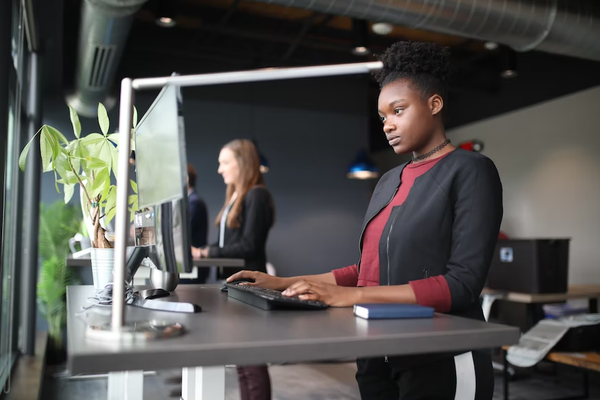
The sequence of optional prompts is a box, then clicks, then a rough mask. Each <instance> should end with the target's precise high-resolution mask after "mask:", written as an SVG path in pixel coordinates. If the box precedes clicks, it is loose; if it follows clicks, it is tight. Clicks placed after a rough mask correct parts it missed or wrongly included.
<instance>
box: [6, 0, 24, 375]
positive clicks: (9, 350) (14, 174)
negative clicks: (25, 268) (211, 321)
mask: <svg viewBox="0 0 600 400" xmlns="http://www.w3.org/2000/svg"><path fill="white" fill-rule="evenodd" d="M12 12H13V14H12V40H11V56H12V61H13V62H12V65H13V68H11V70H10V74H9V77H8V79H9V109H8V126H3V127H0V135H1V136H4V137H6V138H7V139H6V140H7V146H6V164H5V165H4V168H3V169H2V170H3V171H4V174H5V175H4V182H5V185H4V188H3V191H2V193H1V195H2V196H3V198H4V209H3V210H0V211H1V212H3V215H4V218H3V221H2V227H1V233H2V241H1V246H2V247H1V250H2V251H1V252H0V254H1V257H2V258H1V259H0V297H1V298H2V303H1V304H0V387H4V384H5V383H6V380H7V377H8V374H9V372H10V369H11V368H12V365H13V363H14V361H15V359H16V357H17V345H18V343H17V335H16V332H17V331H18V330H17V326H18V308H17V299H18V295H19V285H18V284H17V280H16V277H15V272H16V269H15V265H16V264H17V260H18V255H19V253H18V252H19V249H18V248H17V246H18V245H19V240H18V231H19V229H18V224H19V221H20V218H19V213H20V210H19V207H17V206H16V205H17V204H19V199H20V197H21V196H20V193H19V181H20V180H21V177H20V175H19V174H20V171H19V169H18V157H19V153H20V147H21V145H22V144H21V140H20V139H21V137H22V135H21V125H22V124H21V121H22V120H23V117H24V110H22V106H21V105H22V104H23V101H22V96H21V94H22V93H23V82H24V80H23V77H24V76H26V69H25V64H26V60H25V59H24V53H25V52H26V49H25V47H24V46H25V37H24V30H23V14H22V9H21V7H20V4H19V1H17V0H13V1H12ZM2 56H3V55H2V54H0V57H2ZM0 78H2V77H0ZM4 78H5V79H6V77H4ZM2 111H4V110H2Z"/></svg>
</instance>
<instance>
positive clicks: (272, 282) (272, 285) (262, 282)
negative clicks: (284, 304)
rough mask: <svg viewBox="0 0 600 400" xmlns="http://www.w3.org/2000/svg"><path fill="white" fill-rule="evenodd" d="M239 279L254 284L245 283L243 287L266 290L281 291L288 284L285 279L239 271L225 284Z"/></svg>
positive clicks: (261, 273) (262, 273)
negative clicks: (247, 280) (249, 280)
mask: <svg viewBox="0 0 600 400" xmlns="http://www.w3.org/2000/svg"><path fill="white" fill-rule="evenodd" d="M241 279H254V282H245V283H244V285H250V286H260V287H263V288H267V289H275V290H283V289H285V288H286V287H287V286H288V284H286V283H285V278H279V277H276V276H271V275H268V274H265V273H264V272H258V271H240V272H236V273H235V274H233V275H231V276H230V277H229V278H227V283H231V282H234V281H237V280H241Z"/></svg>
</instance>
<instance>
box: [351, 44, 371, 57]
mask: <svg viewBox="0 0 600 400" xmlns="http://www.w3.org/2000/svg"><path fill="white" fill-rule="evenodd" d="M352 54H354V55H355V56H364V55H367V54H369V49H368V48H367V47H365V46H357V47H355V48H353V49H352Z"/></svg>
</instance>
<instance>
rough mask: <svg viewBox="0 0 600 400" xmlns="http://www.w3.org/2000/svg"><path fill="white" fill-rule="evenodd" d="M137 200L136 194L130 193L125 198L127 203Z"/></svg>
mask: <svg viewBox="0 0 600 400" xmlns="http://www.w3.org/2000/svg"><path fill="white" fill-rule="evenodd" d="M136 200H137V194H132V195H130V196H129V197H128V198H127V204H133V203H134V202H135V201H136Z"/></svg>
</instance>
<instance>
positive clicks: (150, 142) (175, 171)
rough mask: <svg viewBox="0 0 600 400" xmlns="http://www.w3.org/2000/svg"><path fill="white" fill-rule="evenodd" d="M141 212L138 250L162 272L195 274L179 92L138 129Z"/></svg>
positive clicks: (164, 94) (169, 94) (166, 96)
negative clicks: (139, 248) (142, 250)
mask: <svg viewBox="0 0 600 400" xmlns="http://www.w3.org/2000/svg"><path fill="white" fill-rule="evenodd" d="M135 163H136V179H137V187H138V201H139V208H140V211H139V212H138V213H136V217H135V222H134V223H135V228H136V246H147V247H148V256H149V258H150V259H151V261H152V263H153V264H154V265H155V266H156V267H157V268H158V269H160V270H162V271H166V272H171V273H177V272H191V269H192V263H191V253H190V249H191V247H190V242H191V240H190V229H189V224H190V221H189V210H188V198H187V159H186V151H185V131H184V124H183V113H182V102H181V92H180V88H179V87H178V86H165V87H164V88H163V89H162V90H161V92H160V93H159V95H158V96H157V97H156V99H155V101H154V102H153V103H152V105H151V106H150V108H149V109H148V111H147V112H146V114H145V115H144V116H143V117H142V119H141V120H140V122H139V124H138V125H137V126H136V129H135Z"/></svg>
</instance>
